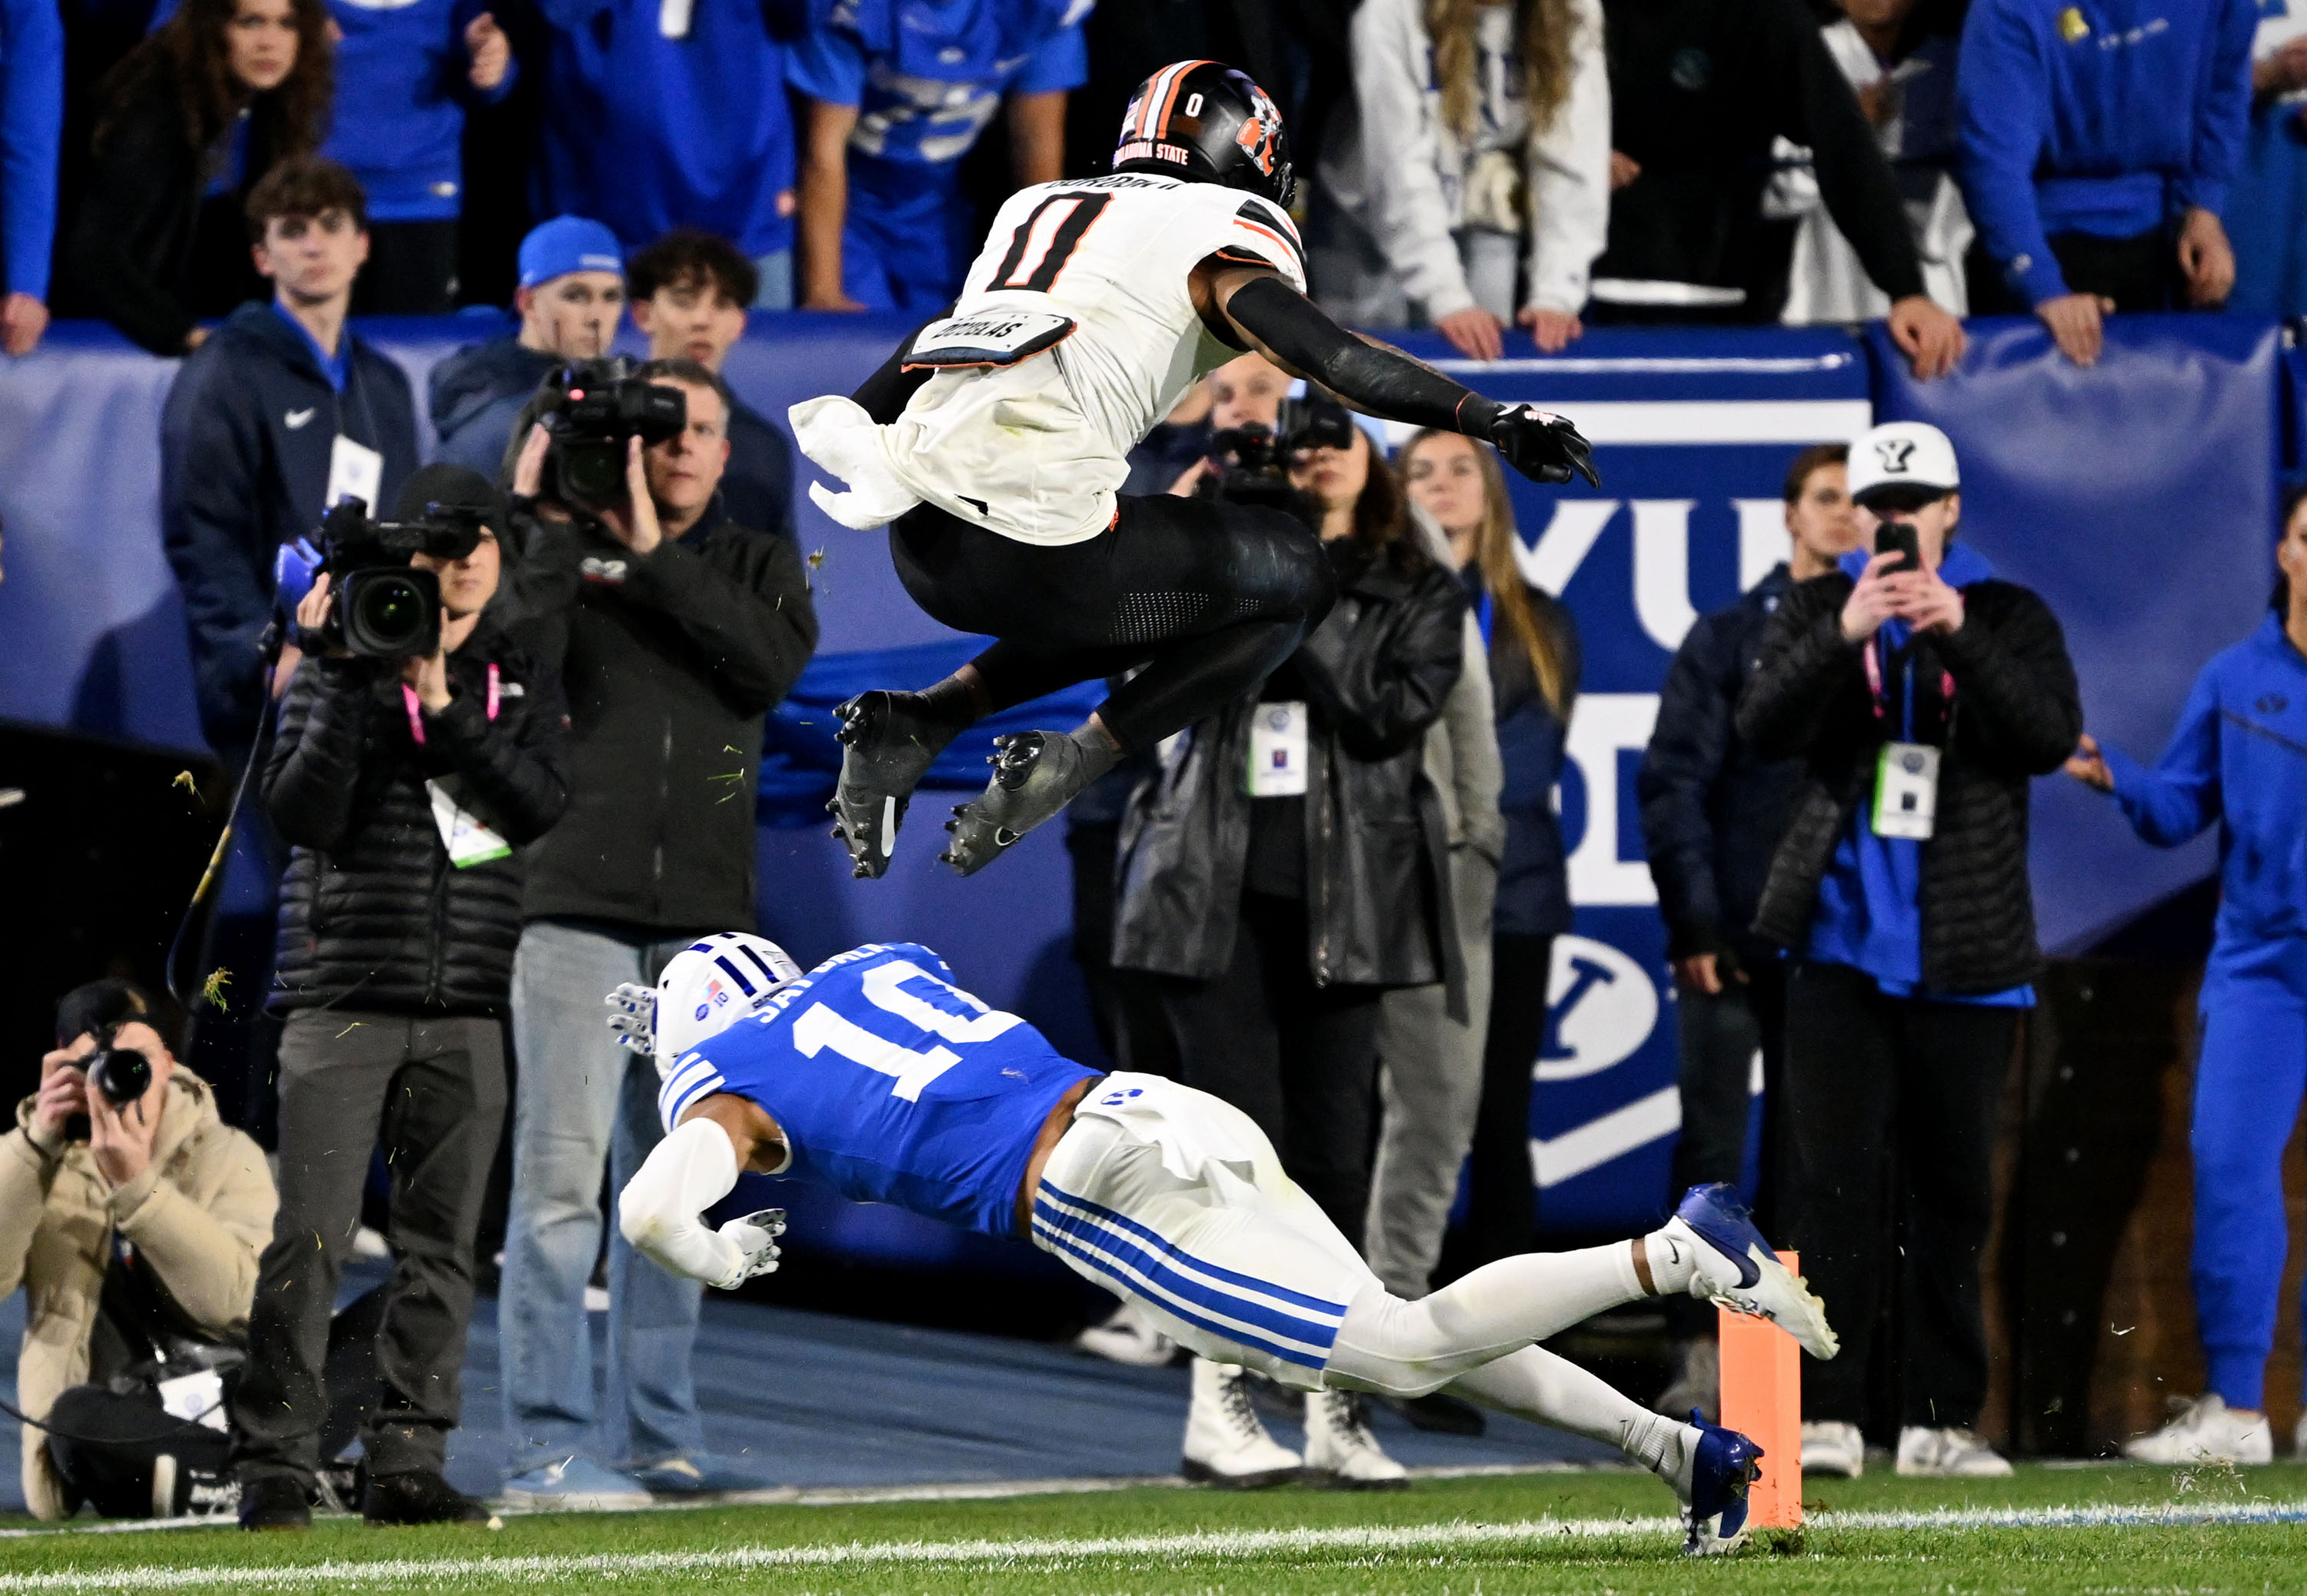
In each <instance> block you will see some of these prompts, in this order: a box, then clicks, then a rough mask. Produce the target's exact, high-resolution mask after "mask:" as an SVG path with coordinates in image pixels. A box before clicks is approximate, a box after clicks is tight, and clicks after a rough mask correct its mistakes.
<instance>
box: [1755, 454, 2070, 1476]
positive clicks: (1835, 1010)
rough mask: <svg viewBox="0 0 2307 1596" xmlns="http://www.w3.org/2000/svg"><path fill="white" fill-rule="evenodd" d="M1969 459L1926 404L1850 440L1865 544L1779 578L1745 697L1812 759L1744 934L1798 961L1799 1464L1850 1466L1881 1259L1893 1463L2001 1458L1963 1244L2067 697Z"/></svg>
mask: <svg viewBox="0 0 2307 1596" xmlns="http://www.w3.org/2000/svg"><path fill="white" fill-rule="evenodd" d="M1960 482H1961V477H1960V471H1959V470H1958V468H1957V465H1956V461H1955V454H1954V446H1953V445H1952V443H1951V442H1950V441H1949V440H1948V439H1947V436H1946V434H1945V433H1943V432H1942V431H1939V430H1938V429H1937V428H1936V427H1933V426H1929V425H1927V424H1925V423H1923V422H1891V423H1889V424H1888V425H1885V426H1880V427H1876V428H1874V429H1873V430H1872V431H1868V432H1865V433H1864V434H1862V435H1861V436H1860V437H1859V438H1858V439H1857V440H1856V441H1855V442H1853V443H1852V444H1851V446H1850V456H1849V483H1850V497H1851V499H1852V500H1853V502H1854V503H1855V504H1856V505H1857V514H1858V522H1859V530H1860V533H1861V537H1862V539H1863V542H1862V547H1861V548H1860V549H1859V550H1854V551H1853V552H1851V553H1849V554H1847V555H1845V556H1843V558H1842V559H1841V561H1840V565H1839V567H1838V568H1837V569H1835V570H1833V571H1830V572H1829V573H1827V574H1826V575H1824V576H1818V577H1814V578H1813V579H1812V580H1810V581H1808V582H1804V583H1800V584H1798V585H1796V587H1795V588H1794V589H1793V591H1792V592H1790V593H1788V595H1787V597H1786V599H1785V600H1784V602H1781V603H1780V606H1779V608H1778V610H1777V613H1776V614H1774V615H1773V616H1772V617H1771V621H1770V624H1769V626H1768V627H1767V628H1766V629H1765V631H1764V633H1763V636H1762V649H1761V653H1760V656H1759V659H1758V661H1757V663H1756V666H1755V670H1754V675H1753V677H1752V678H1751V679H1750V680H1749V681H1748V683H1747V686H1746V688H1745V693H1744V695H1743V696H1741V698H1740V700H1739V704H1738V715H1737V722H1738V732H1739V735H1740V736H1741V737H1744V738H1746V739H1747V740H1748V741H1749V742H1750V743H1751V744H1753V745H1754V750H1755V752H1756V754H1757V755H1759V756H1761V757H1762V758H1765V759H1780V758H1796V757H1799V758H1801V759H1802V760H1803V761H1804V765H1805V768H1804V772H1803V776H1802V780H1801V783H1800V786H1799V788H1798V790H1797V795H1796V798H1795V803H1794V807H1793V810H1792V818H1791V820H1790V821H1789V822H1788V826H1787V830H1786V833H1785V835H1784V837H1783V838H1782V839H1781V841H1780V843H1779V846H1778V849H1777V852H1776V855H1775V856H1774V858H1772V860H1771V872H1770V878H1769V884H1768V885H1767V886H1766V887H1765V888H1764V889H1763V892H1762V901H1761V904H1760V906H1759V908H1758V909H1757V910H1756V912H1755V917H1754V932H1755V934H1756V935H1758V936H1760V937H1762V939H1763V940H1765V941H1767V942H1771V943H1777V944H1779V945H1780V946H1782V947H1785V948H1786V949H1788V952H1789V953H1790V954H1791V956H1792V959H1793V969H1792V971H1791V972H1790V974H1789V976H1788V982H1787V1018H1786V1031H1787V1039H1786V1088H1787V1106H1788V1118H1787V1121H1786V1123H1787V1125H1788V1129H1789V1131H1790V1134H1791V1136H1792V1139H1793V1142H1794V1148H1795V1171H1796V1186H1797V1190H1796V1191H1794V1192H1793V1193H1792V1194H1791V1196H1792V1201H1791V1204H1790V1208H1791V1213H1792V1217H1793V1221H1794V1223H1793V1225H1792V1226H1791V1233H1792V1234H1793V1235H1794V1237H1795V1244H1796V1245H1797V1247H1798V1248H1799V1249H1800V1250H1801V1252H1802V1254H1803V1266H1804V1268H1805V1272H1806V1273H1807V1274H1808V1276H1810V1279H1811V1281H1812V1283H1813V1284H1814V1287H1815V1288H1816V1289H1817V1290H1818V1291H1819V1292H1820V1293H1822V1295H1823V1296H1824V1297H1825V1298H1826V1299H1827V1300H1828V1301H1831V1302H1834V1303H1836V1304H1837V1314H1836V1317H1837V1319H1838V1321H1839V1322H1840V1323H1841V1324H1842V1325H1843V1326H1844V1327H1846V1335H1845V1338H1844V1343H1843V1350H1842V1355H1841V1356H1840V1357H1839V1358H1837V1359H1835V1360H1834V1361H1832V1362H1831V1363H1820V1364H1816V1365H1814V1366H1813V1367H1812V1368H1811V1369H1809V1370H1806V1371H1805V1376H1804V1382H1803V1383H1804V1412H1805V1420H1806V1422H1805V1424H1804V1425H1803V1465H1804V1469H1805V1472H1809V1473H1836V1474H1846V1475H1848V1474H1857V1472H1860V1470H1861V1468H1862V1467H1863V1466H1864V1463H1865V1444H1864V1440H1863V1438H1862V1436H1861V1431H1860V1426H1861V1424H1862V1423H1863V1422H1864V1421H1865V1420H1866V1419H1867V1417H1868V1414H1867V1412H1866V1397H1867V1356H1868V1352H1869V1345H1868V1344H1869V1341H1870V1339H1871V1336H1872V1332H1873V1328H1874V1319H1875V1310H1876V1307H1877V1305H1878V1303H1879V1302H1881V1300H1882V1293H1883V1291H1884V1289H1885V1285H1886V1282H1887V1280H1888V1276H1889V1275H1890V1271H1891V1269H1892V1268H1893V1267H1896V1268H1898V1269H1900V1270H1902V1271H1903V1274H1904V1279H1903V1281H1902V1282H1901V1283H1900V1288H1899V1291H1900V1300H1901V1302H1903V1303H1904V1304H1905V1305H1906V1315H1905V1317H1906V1323H1905V1328H1904V1338H1903V1339H1904V1345H1903V1353H1904V1356H1903V1359H1902V1362H1901V1367H1900V1370H1899V1387H1900V1410H1901V1411H1900V1413H1898V1414H1897V1415H1896V1416H1895V1417H1896V1420H1897V1422H1898V1424H1899V1425H1900V1435H1899V1454H1898V1468H1899V1472H1900V1473H1901V1474H1937V1475H1959V1476H1971V1477H1976V1476H1980V1475H1988V1474H2003V1473H2008V1472H2010V1468H2011V1465H2010V1464H2008V1463H2007V1462H2005V1461H2004V1460H2003V1458H2002V1457H2001V1456H1999V1455H1997V1454H1996V1453H1995V1452H1994V1448H1992V1447H1989V1446H1988V1445H1987V1444H1986V1442H1985V1440H1983V1439H1982V1438H1980V1437H1979V1436H1978V1435H1977V1434H1976V1433H1975V1432H1974V1430H1972V1428H1971V1426H1972V1425H1973V1423H1974V1422H1975V1421H1976V1420H1977V1416H1978V1412H1979V1407H1980V1404H1981V1403H1982V1402H1983V1401H1984V1399H1985V1394H1986V1329H1985V1317H1984V1315H1983V1313H1982V1311H1981V1309H1980V1304H1979V1278H1978V1263H1979V1255H1980V1252H1981V1250H1983V1249H1984V1247H1985V1242H1986V1232H1987V1227H1988V1224H1989V1222H1990V1220H1991V1219H1992V1217H1993V1211H1992V1210H1993V1204H1992V1199H1991V1196H1990V1169H1989V1164H1990V1160H1991V1158H1992V1156H1993V1153H1994V1105H1995V1104H1996V1102H1997V1100H1998V1099H1999V1098H2000V1097H2001V1095H2002V1091H2003V1080H2004V1079H2005V1075H2006V1072H2007V1071H2008V1069H2009V1066H2010V1062H2011V1047H2012V1045H2013V1043H2014V1042H2015V1041H2016V1039H2017V1036H2018V1028H2019V1019H2020V1011H2022V1010H2024V1009H2026V1008H2028V1007H2031V1006H2032V1005H2033V1003H2034V1001H2035V995H2034V988H2033V987H2032V986H2030V985H2029V983H2030V982H2031V981H2032V980H2033V978H2034V977H2035V975H2036V973H2037V971H2038V970H2039V969H2041V967H2042V961H2043V960H2042V952H2041V950H2040V948H2039V947H2038V946H2037V942H2036V936H2035V910H2034V903H2033V900H2032V899H2031V897H2030V896H2029V894H2028V881H2027V804H2028V779H2029V778H2031V777H2034V776H2039V775H2047V774H2048V773H2050V772H2053V771H2055V770H2057V769H2058V768H2059V767H2060V765H2061V764H2063V763H2064V761H2065V759H2066V757H2067V755H2069V754H2070V753H2071V752H2072V751H2073V749H2074V747H2075V746H2076V739H2077V738H2079V737H2080V735H2081V732H2082V705H2081V703H2080V697H2079V696H2078V694H2077V691H2076V687H2075V672H2074V666H2073V664H2072V663H2071V661H2069V659H2068V657H2067V649H2066V641H2065V638H2064V636H2063V634H2062V633H2061V631H2060V629H2059V623H2058V621H2057V619H2056V618H2054V616H2053V615H2052V613H2051V611H2050V608H2049V606H2047V605H2045V603H2044V602H2043V601H2042V600H2041V599H2040V598H2038V597H2037V596H2036V595H2035V594H2034V593H2030V592H2028V590H2027V589H2026V588H2023V587H2020V586H2018V585H2015V584H2013V583H2009V582H2004V581H2001V580H1999V579H1998V578H1996V576H1995V575H1994V570H1993V568H1991V567H1990V566H1989V565H1988V564H1987V562H1986V561H1985V559H1983V558H1982V557H1981V556H1980V555H1979V554H1978V553H1977V551H1976V550H1973V549H1971V548H1969V547H1968V545H1965V544H1960V543H1958V542H1955V540H1954V534H1955V529H1956V527H1957V526H1958V525H1959V524H1960V521H1961V518H1962V496H1961V493H1960ZM1870 549H1871V552H1870V551H1868V550H1870ZM1892 1181H1896V1182H1899V1183H1900V1187H1901V1189H1902V1191H1903V1197H1902V1200H1901V1201H1900V1204H1899V1205H1898V1208H1899V1212H1900V1225H1899V1230H1898V1233H1897V1235H1896V1237H1895V1241H1896V1243H1897V1244H1896V1248H1895V1250H1893V1249H1892V1248H1891V1247H1890V1246H1888V1245H1886V1234H1887V1233H1886V1229H1885V1218H1886V1215H1887V1214H1888V1213H1890V1212H1891V1208H1889V1206H1888V1205H1889V1204H1890V1202H1891V1182H1892ZM1881 1417H1882V1418H1883V1419H1884V1420H1885V1421H1888V1420H1889V1419H1891V1417H1892V1415H1888V1414H1885V1415H1882V1416H1881Z"/></svg>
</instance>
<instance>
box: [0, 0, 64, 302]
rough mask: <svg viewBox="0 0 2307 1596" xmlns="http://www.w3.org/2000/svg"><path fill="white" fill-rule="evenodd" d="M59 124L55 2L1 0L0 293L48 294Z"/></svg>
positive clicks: (59, 40)
mask: <svg viewBox="0 0 2307 1596" xmlns="http://www.w3.org/2000/svg"><path fill="white" fill-rule="evenodd" d="M63 137H64V23H63V21H60V20H59V19H58V17H57V15H56V0H0V294H30V295H31V296H32V297H33V298H35V299H39V300H45V299H47V296H48V253H49V251H50V249H51V247H52V246H53V245H54V244H55V243H56V152H57V149H58V148H59V147H60V145H61V142H62V140H63Z"/></svg>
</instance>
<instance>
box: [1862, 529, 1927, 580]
mask: <svg viewBox="0 0 2307 1596" xmlns="http://www.w3.org/2000/svg"><path fill="white" fill-rule="evenodd" d="M1874 552H1875V553H1877V554H1899V555H1903V556H1904V557H1905V558H1904V559H1900V560H1899V561H1898V562H1897V563H1896V564H1894V565H1891V566H1889V567H1886V569H1888V570H1893V571H1919V570H1921V569H1922V568H1923V549H1922V544H1921V542H1920V541H1919V540H1918V539H1917V537H1916V534H1915V524H1914V523H1913V522H1911V521H1885V522H1883V523H1882V525H1880V526H1878V527H1876V528H1875V529H1874Z"/></svg>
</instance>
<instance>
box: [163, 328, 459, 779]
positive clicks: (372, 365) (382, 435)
mask: <svg viewBox="0 0 2307 1596" xmlns="http://www.w3.org/2000/svg"><path fill="white" fill-rule="evenodd" d="M346 337H347V339H348V340H349V344H350V349H349V359H348V361H347V366H348V368H349V369H348V371H347V378H346V381H345V389H344V392H343V393H342V394H341V395H339V393H338V392H337V389H336V388H335V386H334V385H333V384H331V383H330V380H329V378H328V374H327V373H326V372H324V371H322V368H321V362H320V359H319V357H318V356H317V355H315V354H313V346H312V343H311V341H310V340H309V339H307V338H306V337H304V335H303V334H302V333H301V332H299V331H298V330H297V329H296V328H294V327H292V326H290V325H289V323H288V322H287V320H285V319H283V318H282V317H281V316H280V315H279V314H278V313H277V312H275V311H274V310H273V308H272V307H271V306H270V305H269V304H244V305H243V306H241V307H240V308H239V309H238V310H236V311H235V312H233V313H232V314H231V315H230V316H228V317H227V318H226V319H225V323H224V325H223V326H222V327H219V329H217V330H216V332H215V333H214V334H213V335H212V336H211V337H210V338H209V340H208V341H207V342H206V343H204V344H202V346H200V347H199V348H198V349H196V350H194V351H193V354H192V355H191V356H190V357H189V358H187V359H186V360H185V362H184V367H183V369H182V370H180V371H178V372H177V373H176V380H175V381H174V382H173V383H171V384H170V385H169V388H168V398H167V404H166V405H165V406H164V407H163V409H162V410H161V413H160V534H161V540H162V542H163V543H164V544H165V545H166V547H167V554H168V564H169V567H170V568H172V569H173V570H174V571H175V572H176V587H177V590H178V592H179V593H182V595H183V597H184V619H185V622H186V625H187V626H188V627H189V628H190V631H191V635H192V652H193V691H194V694H195V696H197V698H198V700H199V704H200V712H201V730H202V733H203V734H205V735H206V736H207V738H208V740H209V746H210V747H212V748H215V749H217V750H219V752H225V751H227V750H232V749H237V748H245V747H248V745H249V744H250V742H251V741H252V740H253V738H255V735H256V725H257V719H258V713H259V711H260V710H261V709H262V707H263V688H262V681H261V674H262V673H261V672H260V670H258V664H257V647H256V645H257V639H258V638H259V637H260V636H262V634H263V631H264V628H265V626H266V625H267V623H268V622H270V620H271V619H272V560H273V555H274V553H275V552H276V551H277V550H279V547H280V545H281V544H282V543H284V542H287V541H288V540H289V539H291V538H296V537H301V536H303V535H304V534H306V533H310V532H312V531H313V528H314V527H316V526H318V525H320V522H321V511H322V503H321V497H322V494H323V493H325V492H326V491H328V486H329V456H330V448H331V447H332V445H333V443H334V441H335V439H336V436H337V434H338V433H339V432H341V433H343V434H344V435H345V436H346V437H347V438H349V439H351V440H353V441H355V442H356V443H363V444H366V445H367V446H368V447H369V448H373V449H375V450H377V451H379V452H380V453H382V455H383V456H384V476H383V482H382V487H381V488H380V490H379V491H378V494H377V498H378V501H379V503H380V504H382V505H383V506H385V507H386V508H390V506H391V504H392V500H393V497H394V495H396V494H397V493H399V491H400V484H401V483H402V482H404V481H406V480H407V477H408V474H409V473H411V472H413V471H415V470H416V406H415V405H414V403H413V401H412V398H411V396H410V393H409V388H408V379H407V377H406V376H404V375H403V374H402V373H401V370H400V367H399V364H398V363H395V362H394V361H393V360H392V359H391V358H390V356H388V355H385V354H381V353H379V352H378V351H377V350H375V349H373V348H371V347H370V346H368V345H367V344H364V343H363V342H362V341H361V340H360V339H358V338H356V337H352V336H351V334H350V332H349V330H348V331H347V334H346ZM340 347H341V346H340ZM371 508H372V509H373V508H375V507H374V506H372V507H371Z"/></svg>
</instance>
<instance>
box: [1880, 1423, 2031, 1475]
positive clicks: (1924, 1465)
mask: <svg viewBox="0 0 2307 1596" xmlns="http://www.w3.org/2000/svg"><path fill="white" fill-rule="evenodd" d="M1899 1472H1900V1473H1901V1474H1904V1475H1906V1476H1908V1478H1909V1479H1912V1478H1915V1477H1917V1476H1921V1477H1926V1478H1933V1479H1946V1480H1999V1479H2002V1478H2003V1476H2004V1475H2007V1474H2008V1473H2010V1472H2011V1460H2010V1459H2009V1458H2007V1457H2005V1456H2003V1454H2002V1453H2000V1452H1997V1451H1996V1450H1995V1449H1994V1447H1990V1446H1988V1445H1987V1444H1986V1438H1985V1436H1983V1435H1980V1434H1979V1433H1978V1432H1977V1430H1966V1429H1964V1428H1962V1427H1961V1426H1960V1425H1950V1426H1948V1427H1946V1428H1944V1429H1934V1428H1933V1427H1932V1426H1930V1425H1927V1424H1909V1425H1908V1426H1907V1427H1906V1428H1905V1429H1904V1430H1900V1432H1899Z"/></svg>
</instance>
